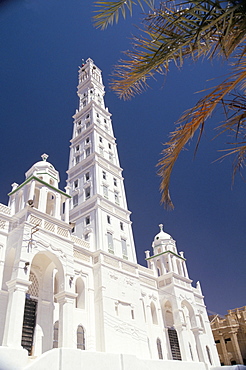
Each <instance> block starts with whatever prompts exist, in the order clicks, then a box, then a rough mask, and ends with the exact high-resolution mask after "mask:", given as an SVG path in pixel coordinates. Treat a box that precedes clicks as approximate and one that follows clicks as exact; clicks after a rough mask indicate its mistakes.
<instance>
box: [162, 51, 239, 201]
mask: <svg viewBox="0 0 246 370" xmlns="http://www.w3.org/2000/svg"><path fill="white" fill-rule="evenodd" d="M245 81H246V57H244V58H242V59H241V60H240V62H239V63H237V67H236V68H235V71H234V72H233V73H232V74H231V75H230V76H229V77H228V78H227V79H226V80H225V81H223V82H222V83H220V84H219V85H218V86H217V87H216V88H214V90H213V91H212V92H211V93H209V94H207V95H206V96H205V97H204V98H203V99H201V100H200V101H199V102H198V103H197V104H196V106H195V107H193V108H192V109H190V110H188V111H187V112H185V114H184V115H183V116H182V117H181V118H180V120H179V121H178V122H177V124H178V127H177V129H176V130H175V131H174V132H172V133H171V136H170V140H169V141H168V142H167V143H166V144H165V149H164V150H163V151H162V155H163V157H162V159H161V160H160V161H159V163H158V166H159V171H158V173H159V175H160V176H161V178H162V180H161V184H160V190H161V192H162V202H163V203H164V204H165V206H166V207H167V208H169V207H170V208H173V203H172V201H171V198H170V195H169V184H170V177H171V173H172V169H173V166H174V164H175V162H176V160H177V159H178V156H179V154H180V152H181V150H182V149H183V148H184V147H185V145H186V144H187V142H188V141H189V140H191V139H192V137H193V136H194V134H195V132H196V131H197V130H198V129H200V131H201V132H202V130H203V128H204V124H205V122H206V120H207V119H208V118H209V117H210V116H211V115H212V113H213V111H214V109H215V108H216V107H217V106H218V105H219V104H223V102H224V99H225V97H226V96H227V95H228V94H230V93H232V92H233V90H234V89H236V88H239V87H241V88H243V89H244V88H245V86H244V82H245ZM244 121H245V120H243V121H242V120H241V121H238V119H237V120H235V121H234V122H233V120H232V121H231V122H227V123H226V124H225V125H224V129H226V130H231V127H232V126H233V125H235V124H237V125H239V128H240V127H241V126H242V124H243V123H244ZM226 125H227V126H226ZM239 128H237V130H238V129H239ZM199 139H200V135H199ZM199 139H198V140H199ZM243 150H244V147H242V149H241V150H240V149H239V148H237V149H236V148H233V149H232V150H231V154H235V153H236V152H238V154H239V157H238V160H240V161H241V159H242V158H243ZM234 167H235V166H234ZM235 168H236V167H235Z"/></svg>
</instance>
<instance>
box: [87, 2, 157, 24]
mask: <svg viewBox="0 0 246 370" xmlns="http://www.w3.org/2000/svg"><path fill="white" fill-rule="evenodd" d="M143 3H146V4H147V5H148V6H149V7H150V8H151V9H153V8H154V0H136V1H134V0H118V1H95V3H94V4H95V6H96V7H97V8H99V9H97V10H96V11H95V12H96V13H97V14H96V15H95V16H94V17H93V20H94V25H95V26H96V27H97V28H101V29H105V28H107V27H108V25H112V24H114V23H118V20H119V16H120V14H121V15H122V16H123V18H126V10H128V11H129V13H130V15H132V7H133V5H137V4H138V5H139V6H140V7H141V8H142V9H143Z"/></svg>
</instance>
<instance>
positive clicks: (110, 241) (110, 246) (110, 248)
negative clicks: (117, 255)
mask: <svg viewBox="0 0 246 370" xmlns="http://www.w3.org/2000/svg"><path fill="white" fill-rule="evenodd" d="M107 239H108V251H109V252H111V253H112V252H114V244H113V235H112V234H111V233H109V232H107Z"/></svg>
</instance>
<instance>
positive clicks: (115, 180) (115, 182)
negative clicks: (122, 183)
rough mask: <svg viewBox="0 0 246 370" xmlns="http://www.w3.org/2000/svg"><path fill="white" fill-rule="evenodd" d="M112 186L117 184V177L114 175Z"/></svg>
mask: <svg viewBox="0 0 246 370" xmlns="http://www.w3.org/2000/svg"><path fill="white" fill-rule="evenodd" d="M114 186H117V179H116V178H115V177H114Z"/></svg>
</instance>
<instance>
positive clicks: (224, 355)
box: [219, 333, 231, 365]
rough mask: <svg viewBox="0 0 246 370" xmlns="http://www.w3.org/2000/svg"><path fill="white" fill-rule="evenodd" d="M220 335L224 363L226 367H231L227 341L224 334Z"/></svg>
mask: <svg viewBox="0 0 246 370" xmlns="http://www.w3.org/2000/svg"><path fill="white" fill-rule="evenodd" d="M219 335H220V344H221V349H222V354H223V360H224V361H223V362H224V364H225V365H231V363H230V361H229V357H228V352H227V348H226V344H225V340H224V338H223V334H222V333H219Z"/></svg>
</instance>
